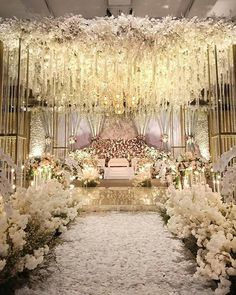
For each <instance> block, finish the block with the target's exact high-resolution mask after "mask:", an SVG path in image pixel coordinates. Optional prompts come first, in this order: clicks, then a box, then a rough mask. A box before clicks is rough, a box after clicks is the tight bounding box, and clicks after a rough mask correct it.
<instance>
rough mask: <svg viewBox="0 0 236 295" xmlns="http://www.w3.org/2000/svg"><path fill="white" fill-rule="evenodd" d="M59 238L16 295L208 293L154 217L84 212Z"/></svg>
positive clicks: (179, 245) (177, 243) (180, 248)
mask: <svg viewBox="0 0 236 295" xmlns="http://www.w3.org/2000/svg"><path fill="white" fill-rule="evenodd" d="M62 239H63V243H62V244H61V245H59V246H57V248H56V249H55V256H56V259H55V260H54V261H52V262H50V263H49V265H47V267H46V268H45V269H41V271H40V272H41V274H37V277H32V276H31V278H30V283H29V284H28V286H27V287H24V288H22V289H20V290H17V291H16V294H17V295H28V294H30V295H36V294H37V295H49V294H50V295H54V294H55V295H56V294H63V295H110V294H112V295H136V294H137V295H169V294H181V295H182V294H183V295H185V294H186V295H189V294H199V295H204V294H213V291H212V290H211V289H210V284H209V283H207V282H204V281H200V280H199V279H195V278H193V273H194V269H195V264H194V262H193V261H192V260H189V259H188V257H187V256H188V255H186V254H185V252H186V249H185V248H184V246H183V244H182V243H181V242H180V241H179V240H177V239H175V238H174V237H173V236H172V235H171V234H170V233H169V232H168V230H167V229H166V228H165V227H164V225H163V221H162V219H161V217H160V216H159V215H158V214H157V213H153V212H151V213H150V212H145V213H144V212H142V213H127V212H126V213H119V212H111V213H93V214H90V215H88V214H86V215H83V216H80V217H78V218H77V220H76V223H75V224H74V225H72V226H71V228H70V229H69V230H68V231H67V232H65V233H64V234H63V236H62ZM40 275H42V277H43V278H41V279H40Z"/></svg>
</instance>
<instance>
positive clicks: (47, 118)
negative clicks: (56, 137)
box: [40, 107, 53, 153]
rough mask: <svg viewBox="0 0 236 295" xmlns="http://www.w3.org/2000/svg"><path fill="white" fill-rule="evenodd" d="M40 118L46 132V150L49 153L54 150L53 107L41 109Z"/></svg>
mask: <svg viewBox="0 0 236 295" xmlns="http://www.w3.org/2000/svg"><path fill="white" fill-rule="evenodd" d="M40 119H41V122H42V125H43V129H44V132H45V152H46V153H49V152H51V151H52V140H53V110H52V109H51V108H49V107H48V108H47V107H46V108H41V109H40Z"/></svg>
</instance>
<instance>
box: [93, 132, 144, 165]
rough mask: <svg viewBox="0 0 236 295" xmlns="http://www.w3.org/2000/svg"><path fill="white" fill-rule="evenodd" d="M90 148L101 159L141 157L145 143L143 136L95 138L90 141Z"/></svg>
mask: <svg viewBox="0 0 236 295" xmlns="http://www.w3.org/2000/svg"><path fill="white" fill-rule="evenodd" d="M91 148H92V149H93V150H94V151H95V153H96V155H98V156H99V158H101V159H107V161H108V160H110V159H111V158H126V159H131V158H142V157H144V156H145V151H146V148H147V145H146V143H145V141H144V139H143V137H140V136H137V137H135V138H132V139H102V138H99V137H98V138H96V139H94V140H93V141H92V143H91Z"/></svg>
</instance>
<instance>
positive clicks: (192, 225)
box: [160, 184, 236, 295]
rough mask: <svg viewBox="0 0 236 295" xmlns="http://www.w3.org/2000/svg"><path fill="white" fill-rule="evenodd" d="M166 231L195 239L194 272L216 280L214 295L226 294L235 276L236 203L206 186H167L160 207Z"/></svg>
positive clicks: (180, 236)
mask: <svg viewBox="0 0 236 295" xmlns="http://www.w3.org/2000/svg"><path fill="white" fill-rule="evenodd" d="M160 207H161V209H162V211H163V208H164V209H165V212H166V215H167V216H168V218H167V219H168V222H167V226H168V228H169V230H170V231H171V232H172V233H174V234H175V235H177V236H178V237H179V238H191V237H194V238H195V240H196V246H197V248H198V250H197V258H196V259H197V263H198V269H197V273H196V275H200V276H204V277H207V278H209V279H213V280H217V281H219V284H218V289H217V291H216V294H222V295H223V294H227V293H228V292H229V287H230V278H231V277H232V276H236V260H235V257H236V238H235V237H236V228H235V218H236V205H234V204H232V203H231V204H226V203H224V202H223V201H222V199H221V196H220V195H219V194H218V193H215V192H212V190H211V189H210V188H209V187H208V186H207V185H200V184H199V185H193V186H192V187H191V188H185V189H183V190H176V189H173V188H171V189H169V192H168V196H167V199H164V201H163V204H162V205H161V206H160Z"/></svg>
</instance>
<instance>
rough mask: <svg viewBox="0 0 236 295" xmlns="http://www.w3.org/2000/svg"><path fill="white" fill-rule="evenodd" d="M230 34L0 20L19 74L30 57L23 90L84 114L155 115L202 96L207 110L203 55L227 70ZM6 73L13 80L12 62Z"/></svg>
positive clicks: (104, 22)
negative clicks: (18, 64) (19, 67)
mask: <svg viewBox="0 0 236 295" xmlns="http://www.w3.org/2000/svg"><path fill="white" fill-rule="evenodd" d="M235 31H236V30H235V24H234V23H233V22H230V21H229V22H227V21H223V20H220V21H217V20H213V19H206V20H199V19H197V18H193V19H173V18H171V17H167V18H163V19H153V18H152V19H151V18H148V17H147V18H138V17H133V16H124V15H121V16H119V17H118V18H112V17H111V18H108V17H105V18H97V19H92V20H86V19H83V18H81V17H80V16H70V17H65V18H63V17H61V18H58V19H53V18H42V19H41V21H36V20H32V21H31V20H17V19H8V20H3V19H0V39H1V40H3V42H4V46H5V45H6V47H7V48H10V51H9V52H10V53H9V54H10V57H11V58H13V59H14V57H15V56H16V54H15V52H17V50H18V46H19V38H20V40H21V49H22V54H21V57H22V67H24V66H23V64H25V66H26V60H27V50H28V49H29V54H30V58H29V75H28V77H29V79H28V84H29V88H30V89H32V91H33V93H34V95H35V96H37V99H38V100H39V101H40V100H47V102H48V104H53V105H54V104H55V105H56V106H57V107H58V110H59V108H61V107H62V106H68V104H70V105H74V106H75V107H76V108H77V109H78V110H79V112H80V113H81V114H101V113H106V114H110V113H112V114H114V112H115V113H116V114H122V113H124V112H125V113H127V114H130V113H132V114H137V113H145V112H146V113H148V114H149V115H152V114H156V113H158V112H159V110H160V107H161V106H165V105H169V106H173V107H176V106H180V105H184V104H187V103H189V102H191V101H193V100H194V99H195V100H196V101H199V98H200V95H199V94H200V93H201V92H202V89H204V97H202V98H201V99H203V100H204V101H206V102H207V101H208V100H209V97H208V95H207V90H208V88H209V82H210V81H208V58H207V56H208V55H207V53H208V52H209V55H210V57H212V58H214V46H215V45H216V46H217V48H218V49H220V50H221V52H220V56H219V61H221V60H222V63H223V62H224V63H226V62H227V61H228V57H229V56H228V54H229V46H231V45H232V44H234V43H235V41H236V33H235ZM193 57H194V58H193ZM219 66H220V65H219ZM221 68H222V67H221V66H220V67H219V71H220V73H221ZM114 69H115V70H114ZM9 71H10V74H9V75H10V76H12V77H13V78H14V77H17V71H16V70H15V66H14V63H13V62H11V66H10V68H9ZM78 73H79V78H78ZM23 79H24V78H23V75H22V81H21V83H25V81H23ZM212 79H214V78H212ZM114 81H116V83H114ZM214 82H215V81H211V83H214ZM53 85H54V86H53ZM179 85H181V87H179Z"/></svg>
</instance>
